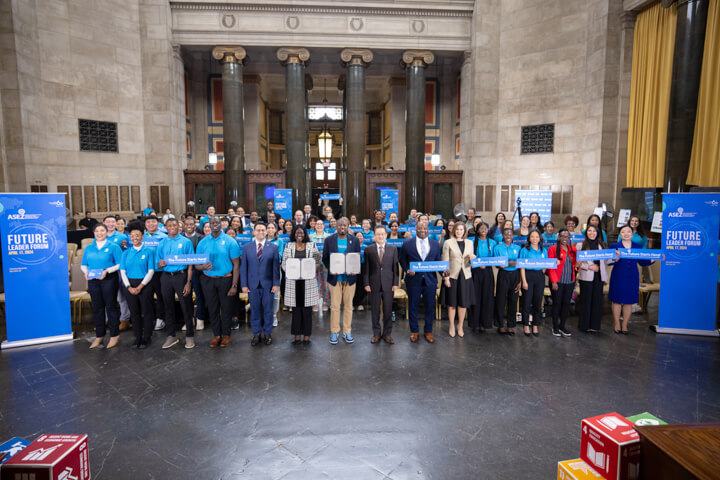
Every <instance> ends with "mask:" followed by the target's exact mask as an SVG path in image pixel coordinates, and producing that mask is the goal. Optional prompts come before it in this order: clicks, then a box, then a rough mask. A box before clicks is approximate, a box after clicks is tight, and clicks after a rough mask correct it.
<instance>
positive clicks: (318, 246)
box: [315, 242, 325, 253]
mask: <svg viewBox="0 0 720 480" xmlns="http://www.w3.org/2000/svg"><path fill="white" fill-rule="evenodd" d="M315 246H316V247H317V249H318V252H320V253H322V252H323V248H325V244H324V243H323V242H315Z"/></svg>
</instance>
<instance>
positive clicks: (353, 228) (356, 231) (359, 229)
mask: <svg viewBox="0 0 720 480" xmlns="http://www.w3.org/2000/svg"><path fill="white" fill-rule="evenodd" d="M350 231H351V232H353V233H358V232H362V227H350Z"/></svg>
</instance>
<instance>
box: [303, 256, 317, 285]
mask: <svg viewBox="0 0 720 480" xmlns="http://www.w3.org/2000/svg"><path fill="white" fill-rule="evenodd" d="M300 263H301V265H300V278H302V279H303V280H310V279H312V278H315V259H314V258H303V259H300Z"/></svg>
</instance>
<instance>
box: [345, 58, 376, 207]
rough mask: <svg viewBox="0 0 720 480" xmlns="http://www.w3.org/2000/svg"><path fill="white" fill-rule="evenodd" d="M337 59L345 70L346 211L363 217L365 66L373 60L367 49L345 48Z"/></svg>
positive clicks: (365, 133)
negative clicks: (340, 60)
mask: <svg viewBox="0 0 720 480" xmlns="http://www.w3.org/2000/svg"><path fill="white" fill-rule="evenodd" d="M340 58H341V59H342V61H343V63H344V64H345V67H346V70H347V74H346V75H347V77H346V78H347V79H346V82H345V113H346V118H345V134H344V135H343V140H344V142H345V152H346V153H345V154H346V157H345V162H346V163H345V167H346V169H347V175H346V179H345V186H346V191H345V194H344V198H345V204H346V207H345V208H346V209H347V210H346V212H347V213H348V215H349V214H355V215H358V216H365V213H367V212H365V170H366V166H365V150H366V147H367V145H366V139H367V132H366V131H365V68H366V67H367V66H368V64H369V63H370V62H371V61H372V59H373V53H372V52H371V51H370V50H365V49H354V48H346V49H345V50H343V51H342V52H341V53H340Z"/></svg>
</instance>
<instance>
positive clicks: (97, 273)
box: [87, 268, 105, 280]
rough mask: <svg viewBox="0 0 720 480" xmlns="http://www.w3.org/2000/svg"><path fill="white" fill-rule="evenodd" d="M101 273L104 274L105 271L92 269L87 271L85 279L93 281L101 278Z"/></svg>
mask: <svg viewBox="0 0 720 480" xmlns="http://www.w3.org/2000/svg"><path fill="white" fill-rule="evenodd" d="M103 272H105V270H103V269H102V268H93V269H92V270H88V272H87V279H88V280H94V279H96V278H102V276H103Z"/></svg>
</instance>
